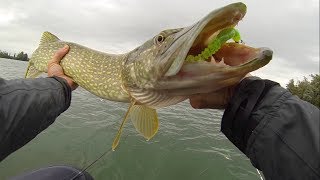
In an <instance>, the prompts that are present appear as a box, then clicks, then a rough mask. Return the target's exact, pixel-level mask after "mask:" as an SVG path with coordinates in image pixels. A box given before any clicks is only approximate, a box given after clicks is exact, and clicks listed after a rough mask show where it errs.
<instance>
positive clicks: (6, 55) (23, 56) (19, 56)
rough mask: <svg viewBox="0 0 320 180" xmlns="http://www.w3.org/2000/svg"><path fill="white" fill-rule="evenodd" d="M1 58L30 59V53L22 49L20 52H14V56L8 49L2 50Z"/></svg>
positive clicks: (0, 52)
mask: <svg viewBox="0 0 320 180" xmlns="http://www.w3.org/2000/svg"><path fill="white" fill-rule="evenodd" d="M0 58H7V59H15V60H20V61H29V57H28V54H27V53H24V52H23V51H21V52H20V53H18V54H16V53H14V54H13V56H12V55H11V54H10V53H8V52H6V51H0Z"/></svg>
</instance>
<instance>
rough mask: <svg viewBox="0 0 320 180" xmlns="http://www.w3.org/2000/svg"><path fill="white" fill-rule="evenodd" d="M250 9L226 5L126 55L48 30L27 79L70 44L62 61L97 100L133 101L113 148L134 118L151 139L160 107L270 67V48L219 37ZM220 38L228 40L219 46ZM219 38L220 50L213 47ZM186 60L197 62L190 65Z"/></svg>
mask: <svg viewBox="0 0 320 180" xmlns="http://www.w3.org/2000/svg"><path fill="white" fill-rule="evenodd" d="M246 10H247V8H246V5H245V4H243V3H241V2H240V3H234V4H230V5H227V6H225V7H222V8H219V9H216V10H214V11H212V12H211V13H209V14H208V15H207V16H205V17H204V18H202V19H201V20H200V21H198V22H196V23H195V24H193V25H191V26H188V27H185V28H177V29H167V30H163V31H161V32H160V33H159V34H157V35H155V36H154V37H152V38H151V39H150V40H148V41H146V42H145V43H144V44H142V45H141V46H139V47H137V48H135V49H133V50H132V51H130V52H128V53H124V54H109V53H104V52H100V51H96V50H93V49H90V48H88V47H85V46H82V45H79V44H76V43H73V42H66V41H62V40H60V39H59V38H58V37H56V36H55V35H53V34H51V33H49V32H44V33H43V36H42V38H41V41H40V44H39V47H38V48H37V49H36V50H35V51H34V52H33V54H32V57H31V59H30V61H29V66H28V69H27V72H26V78H34V77H36V76H38V75H39V74H40V73H41V72H47V63H48V61H49V60H50V59H51V58H52V56H53V55H54V53H55V52H56V51H57V50H58V49H59V48H62V47H63V46H64V45H65V44H67V45H69V47H70V50H69V53H68V54H67V55H66V56H65V57H64V58H63V59H62V61H61V66H62V68H63V70H64V73H65V74H66V75H68V76H70V77H71V78H73V79H74V81H75V82H76V83H77V84H78V85H79V86H81V87H83V88H84V89H86V90H87V91H89V92H91V93H92V94H94V95H96V96H99V97H101V98H103V99H107V100H110V101H118V102H126V103H130V105H129V108H128V110H127V113H126V114H125V117H124V118H123V120H122V124H121V126H120V128H119V130H118V133H117V135H116V137H115V140H114V142H113V144H112V149H113V150H114V149H115V148H116V147H117V145H118V143H119V140H120V136H121V132H122V128H123V125H124V124H125V122H126V120H127V119H128V118H129V117H130V119H131V121H132V122H133V125H134V126H135V128H136V130H137V131H138V132H139V133H140V134H141V135H143V136H144V137H145V138H146V139H148V140H149V139H151V138H152V137H153V136H154V135H155V134H156V133H157V131H158V128H159V122H158V116H157V112H156V109H158V108H161V107H166V106H170V105H174V104H177V103H179V102H181V101H184V100H186V99H188V97H190V96H191V95H194V94H198V93H208V92H213V91H217V90H219V89H222V88H224V87H227V86H231V85H235V84H237V83H238V82H239V81H240V80H241V79H242V78H243V77H244V76H245V75H246V74H247V73H249V72H252V71H254V70H257V69H259V68H261V67H263V66H265V65H266V64H268V63H269V61H270V60H271V59H272V51H271V50H270V49H269V48H253V47H250V46H247V45H244V44H243V43H236V42H230V41H227V42H224V41H226V40H227V39H226V38H225V36H224V35H220V34H221V33H222V31H224V30H226V29H228V28H229V29H230V28H234V27H235V26H236V25H237V24H238V22H239V21H240V20H241V19H242V18H243V17H244V16H245V14H246ZM230 32H231V31H230ZM230 37H231V36H230ZM214 39H215V41H213V40H214ZM221 39H224V41H223V43H222V44H219V42H221V41H220V40H221ZM217 40H219V42H218V44H217V43H215V45H214V46H215V47H213V46H211V45H210V42H217ZM206 48H207V49H208V48H209V49H210V48H211V50H212V51H209V50H208V51H207V50H205V49H206ZM212 48H213V49H212ZM202 52H205V53H204V55H202V54H203V53H202ZM208 53H209V55H208ZM210 53H212V54H210ZM200 55H202V56H200ZM187 56H188V57H197V58H195V59H196V60H194V61H193V60H190V61H187V60H186V59H187ZM208 56H210V57H209V58H208ZM204 57H205V58H204ZM199 58H200V59H201V58H204V60H199ZM191 59H192V58H191ZM235 62H237V63H235ZM235 64H237V65H235ZM238 64H240V65H238Z"/></svg>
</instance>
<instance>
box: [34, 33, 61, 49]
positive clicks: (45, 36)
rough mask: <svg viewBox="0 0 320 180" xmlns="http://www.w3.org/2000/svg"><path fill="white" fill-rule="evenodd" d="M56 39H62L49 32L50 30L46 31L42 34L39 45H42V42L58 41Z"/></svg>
mask: <svg viewBox="0 0 320 180" xmlns="http://www.w3.org/2000/svg"><path fill="white" fill-rule="evenodd" d="M56 41H60V39H59V38H58V37H57V36H55V35H53V34H52V33H50V32H48V31H45V32H44V33H43V34H42V37H41V40H40V44H39V45H40V46H41V45H42V44H46V43H51V42H56Z"/></svg>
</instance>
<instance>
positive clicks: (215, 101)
mask: <svg viewBox="0 0 320 180" xmlns="http://www.w3.org/2000/svg"><path fill="white" fill-rule="evenodd" d="M233 91H234V87H231V86H230V87H226V88H223V89H221V90H219V91H215V92H210V93H205V94H196V95H193V96H192V97H190V105H191V106H192V107H193V108H195V109H208V108H210V109H224V108H225V107H226V105H227V104H228V102H229V100H230V98H231V97H232V95H233Z"/></svg>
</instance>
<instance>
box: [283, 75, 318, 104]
mask: <svg viewBox="0 0 320 180" xmlns="http://www.w3.org/2000/svg"><path fill="white" fill-rule="evenodd" d="M310 77H311V80H310V81H308V79H307V78H306V77H304V78H303V80H302V81H297V83H295V82H294V80H293V79H291V80H290V81H289V83H288V84H287V86H286V87H287V89H288V90H289V91H290V92H291V93H292V94H294V95H297V96H298V97H299V98H300V99H302V100H305V101H308V102H310V103H311V104H313V105H315V106H317V107H320V75H319V74H311V75H310Z"/></svg>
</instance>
